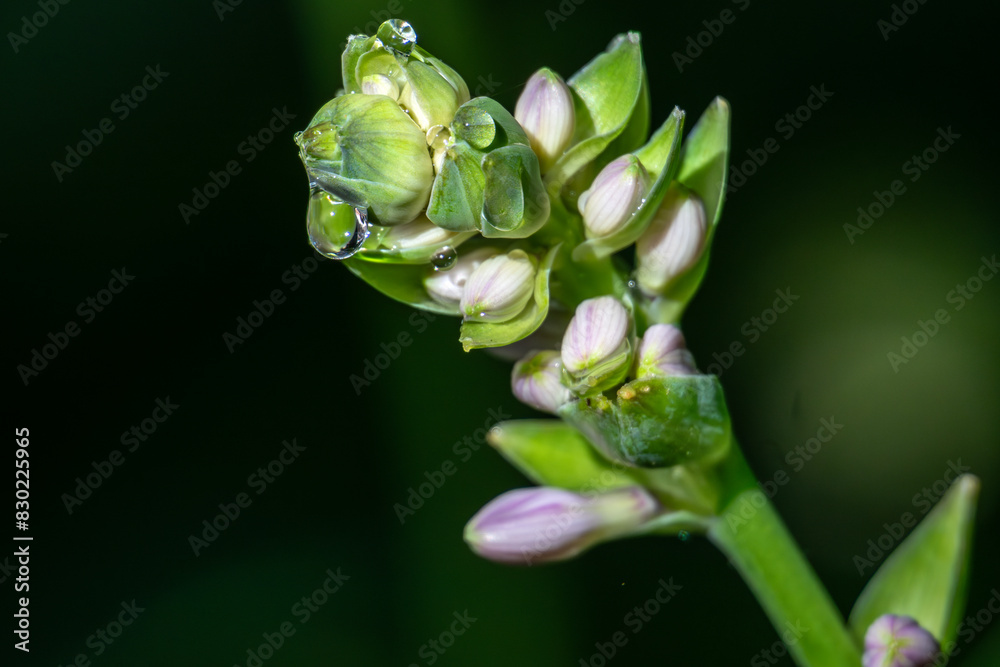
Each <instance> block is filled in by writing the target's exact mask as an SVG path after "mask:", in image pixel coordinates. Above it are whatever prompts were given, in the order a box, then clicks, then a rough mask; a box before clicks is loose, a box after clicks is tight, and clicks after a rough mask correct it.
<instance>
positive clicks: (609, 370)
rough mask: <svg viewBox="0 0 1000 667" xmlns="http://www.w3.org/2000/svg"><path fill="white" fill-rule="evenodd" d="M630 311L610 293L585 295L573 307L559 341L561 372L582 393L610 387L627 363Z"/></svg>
mask: <svg viewBox="0 0 1000 667" xmlns="http://www.w3.org/2000/svg"><path fill="white" fill-rule="evenodd" d="M629 330H630V326H629V314H628V311H627V310H625V306H623V305H622V304H621V302H619V301H618V299H616V298H615V297H613V296H601V297H597V298H595V299H587V300H586V301H584V302H583V303H581V304H580V305H579V306H577V308H576V314H575V315H574V316H573V319H572V320H570V323H569V326H568V327H566V335H565V336H563V341H562V361H563V376H564V379H565V381H566V383H567V385H569V387H570V388H571V389H572V390H573V391H574V392H576V393H577V394H579V395H581V396H586V395H593V394H597V393H600V392H602V391H604V390H606V389H609V388H611V387H613V386H614V385H616V384H618V383H619V382H621V381H622V380H623V379H624V378H625V374H626V373H627V372H628V367H629V354H630V352H631V346H630V344H629Z"/></svg>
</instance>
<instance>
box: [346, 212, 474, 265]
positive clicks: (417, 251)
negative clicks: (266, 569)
mask: <svg viewBox="0 0 1000 667" xmlns="http://www.w3.org/2000/svg"><path fill="white" fill-rule="evenodd" d="M419 219H420V218H418V219H417V220H419ZM415 222H416V220H414V221H413V222H411V223H409V224H411V225H412V224H414V223H415ZM394 229H399V227H382V226H380V225H372V226H371V236H370V237H369V239H368V241H367V242H366V243H365V244H364V246H363V247H362V248H361V250H360V252H359V258H360V259H363V260H365V261H367V262H384V263H391V264H429V263H430V262H431V260H432V259H434V255H436V254H437V253H438V252H440V251H441V250H442V249H443V248H445V247H450V248H453V249H456V250H457V249H458V247H459V246H460V245H461V244H462V243H464V242H465V241H468V240H469V239H471V238H472V237H474V236H476V235H477V232H475V231H472V232H461V233H457V234H455V236H453V237H451V238H450V239H448V240H447V241H445V242H444V243H437V244H432V245H423V246H410V247H408V248H395V249H394V248H393V247H392V246H391V245H390V243H391V234H392V230H394Z"/></svg>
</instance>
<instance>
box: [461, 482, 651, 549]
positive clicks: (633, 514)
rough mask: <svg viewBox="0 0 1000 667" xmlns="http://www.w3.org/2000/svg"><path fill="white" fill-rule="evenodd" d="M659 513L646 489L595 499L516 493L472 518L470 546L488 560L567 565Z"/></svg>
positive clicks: (543, 490) (537, 490) (550, 491)
mask: <svg viewBox="0 0 1000 667" xmlns="http://www.w3.org/2000/svg"><path fill="white" fill-rule="evenodd" d="M659 510H660V506H659V504H658V503H657V502H656V500H654V499H653V497H652V496H650V495H649V493H647V492H646V490H645V489H642V488H640V487H629V488H625V489H620V490H615V491H609V492H607V493H600V494H596V495H589V496H583V495H579V494H576V493H571V492H569V491H566V490H563V489H557V488H553V487H547V486H540V487H534V488H530V489H514V490H513V491H508V492H507V493H504V494H502V495H500V496H497V497H496V498H494V499H493V500H491V501H490V502H489V503H487V505H486V506H485V507H483V508H482V509H481V510H479V512H477V513H476V515H475V516H474V517H472V519H471V520H470V521H469V523H468V524H466V526H465V541H466V542H467V543H468V544H469V546H470V547H472V550H473V551H475V552H476V553H477V554H479V555H480V556H482V557H483V558H488V559H490V560H493V561H497V562H501V563H523V564H525V565H532V564H533V563H536V562H537V563H545V562H551V561H556V560H565V559H567V558H572V557H573V556H575V555H577V554H578V553H580V552H581V551H583V550H584V549H587V548H589V547H591V546H593V545H595V544H597V543H599V542H603V541H606V540H610V539H614V538H617V537H623V536H625V535H627V534H629V533H631V532H633V531H635V529H636V528H638V527H639V526H640V525H642V524H643V523H644V522H646V521H647V520H648V519H650V518H651V517H653V516H654V515H655V514H656V513H657V512H658V511H659Z"/></svg>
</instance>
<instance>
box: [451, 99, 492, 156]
mask: <svg viewBox="0 0 1000 667" xmlns="http://www.w3.org/2000/svg"><path fill="white" fill-rule="evenodd" d="M451 128H452V130H454V132H455V135H456V136H457V137H459V138H460V139H464V140H465V141H467V142H469V145H470V146H472V147H473V148H479V149H483V148H486V147H488V146H489V145H490V144H492V143H493V140H494V139H495V138H496V136H497V126H496V123H495V122H493V117H492V116H490V115H489V114H488V113H486V111H484V110H482V109H480V108H478V107H469V106H463V107H459V109H458V111H457V112H455V119H454V120H453V121H452V123H451Z"/></svg>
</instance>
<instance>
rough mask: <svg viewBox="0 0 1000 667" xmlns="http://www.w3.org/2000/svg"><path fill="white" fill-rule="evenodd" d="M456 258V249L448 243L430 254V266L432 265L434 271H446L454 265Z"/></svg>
mask: <svg viewBox="0 0 1000 667" xmlns="http://www.w3.org/2000/svg"><path fill="white" fill-rule="evenodd" d="M457 260H458V251H457V250H455V249H454V248H452V247H451V246H450V245H446V246H443V247H442V248H441V249H440V250H438V251H437V252H435V253H434V254H433V255H431V266H433V267H434V270H435V271H447V270H448V269H450V268H451V267H453V266H455V262H456V261H457Z"/></svg>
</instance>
